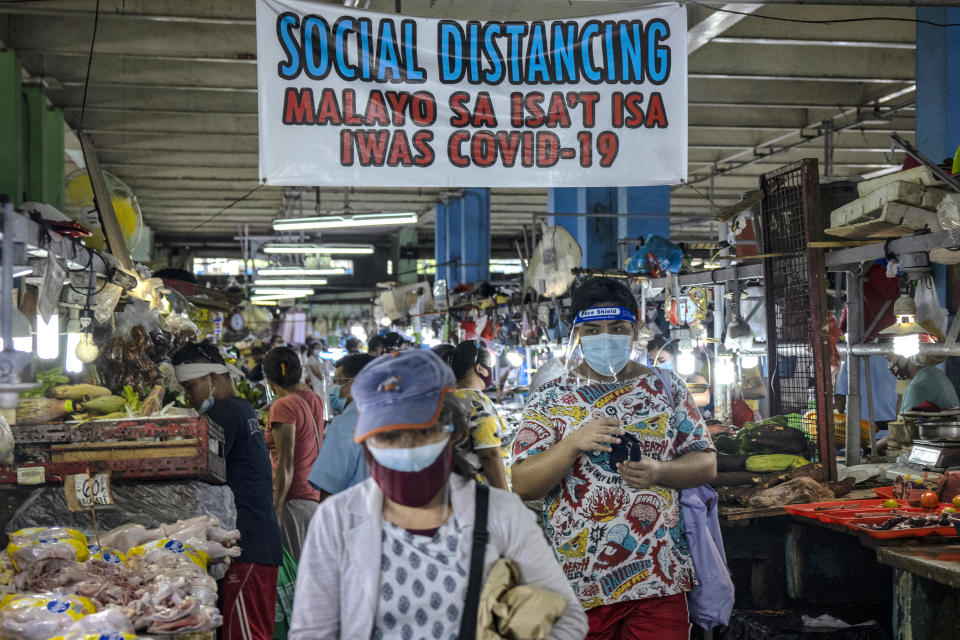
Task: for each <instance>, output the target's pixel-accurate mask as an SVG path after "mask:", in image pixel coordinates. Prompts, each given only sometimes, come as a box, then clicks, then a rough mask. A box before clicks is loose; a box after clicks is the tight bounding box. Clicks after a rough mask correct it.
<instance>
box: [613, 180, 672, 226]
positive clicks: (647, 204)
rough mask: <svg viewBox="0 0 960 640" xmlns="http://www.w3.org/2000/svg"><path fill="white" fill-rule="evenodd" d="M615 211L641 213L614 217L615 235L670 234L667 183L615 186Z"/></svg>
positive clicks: (668, 188)
mask: <svg viewBox="0 0 960 640" xmlns="http://www.w3.org/2000/svg"><path fill="white" fill-rule="evenodd" d="M617 213H630V214H642V215H643V216H644V217H642V218H640V217H636V218H628V217H622V218H618V219H617V237H618V238H646V237H648V236H661V237H663V238H669V237H670V187H668V186H662V187H618V188H617Z"/></svg>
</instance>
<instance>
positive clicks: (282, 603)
mask: <svg viewBox="0 0 960 640" xmlns="http://www.w3.org/2000/svg"><path fill="white" fill-rule="evenodd" d="M296 585H297V561H296V560H294V559H293V554H292V553H290V551H289V550H288V549H287V548H286V547H284V548H283V563H282V564H281V565H280V571H279V572H278V573H277V604H276V609H275V612H274V623H273V640H286V637H287V632H289V631H290V623H291V622H292V621H293V592H294V588H295V587H296Z"/></svg>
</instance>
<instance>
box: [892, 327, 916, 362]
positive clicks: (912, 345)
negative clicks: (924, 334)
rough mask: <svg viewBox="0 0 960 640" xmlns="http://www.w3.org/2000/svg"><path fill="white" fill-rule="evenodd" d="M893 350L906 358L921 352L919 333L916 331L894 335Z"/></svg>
mask: <svg viewBox="0 0 960 640" xmlns="http://www.w3.org/2000/svg"><path fill="white" fill-rule="evenodd" d="M893 352H894V353H895V354H897V355H898V356H902V357H904V358H909V357H911V356H915V355H917V354H918V353H920V336H919V334H916V333H914V334H909V335H905V336H894V338H893Z"/></svg>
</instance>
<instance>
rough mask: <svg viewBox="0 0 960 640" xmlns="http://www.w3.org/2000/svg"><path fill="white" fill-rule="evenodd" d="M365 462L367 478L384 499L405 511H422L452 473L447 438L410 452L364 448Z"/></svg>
mask: <svg viewBox="0 0 960 640" xmlns="http://www.w3.org/2000/svg"><path fill="white" fill-rule="evenodd" d="M366 458H367V466H369V467H370V475H371V476H372V477H373V479H374V481H375V482H376V483H377V486H379V487H380V490H381V491H383V494H384V495H385V496H387V497H388V498H390V499H391V500H393V501H394V502H396V503H397V504H402V505H404V506H407V507H422V506H423V505H425V504H427V503H428V502H430V501H431V500H432V499H433V498H434V496H436V495H437V493H438V492H439V491H440V490H441V489H442V488H443V485H444V484H446V482H447V479H448V478H449V477H450V473H451V472H452V471H453V442H452V441H451V439H450V436H447V437H446V438H445V439H444V440H441V441H440V442H436V443H434V444H428V445H423V446H421V447H412V448H409V449H375V448H373V447H367V448H366ZM388 465H389V466H388ZM394 467H401V468H400V469H398V468H394Z"/></svg>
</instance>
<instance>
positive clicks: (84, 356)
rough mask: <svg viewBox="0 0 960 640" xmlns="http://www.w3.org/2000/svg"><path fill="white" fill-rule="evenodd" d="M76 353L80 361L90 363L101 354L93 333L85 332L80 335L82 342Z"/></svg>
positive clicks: (78, 345)
mask: <svg viewBox="0 0 960 640" xmlns="http://www.w3.org/2000/svg"><path fill="white" fill-rule="evenodd" d="M76 355H77V359H78V360H79V361H80V362H86V363H88V364H89V363H91V362H93V361H95V360H96V359H97V357H98V356H99V355H100V349H99V348H98V347H97V344H96V343H95V342H94V341H93V335H92V334H90V333H88V332H84V333H82V334H81V335H80V343H79V344H77V348H76Z"/></svg>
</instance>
